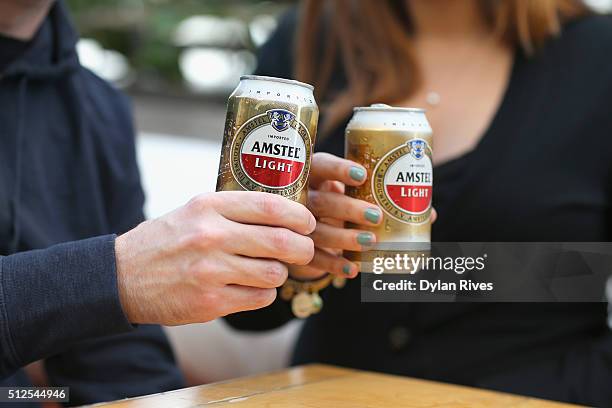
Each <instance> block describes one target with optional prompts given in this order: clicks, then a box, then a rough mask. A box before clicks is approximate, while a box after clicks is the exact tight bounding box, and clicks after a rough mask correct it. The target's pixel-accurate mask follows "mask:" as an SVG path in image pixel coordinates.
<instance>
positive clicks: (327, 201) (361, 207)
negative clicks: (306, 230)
mask: <svg viewBox="0 0 612 408" xmlns="http://www.w3.org/2000/svg"><path fill="white" fill-rule="evenodd" d="M307 206H308V208H309V209H310V210H311V211H312V213H313V214H314V215H315V216H316V217H317V218H319V219H320V218H335V219H338V220H343V221H349V222H352V223H355V224H359V225H378V224H380V223H381V222H382V218H383V217H382V212H381V211H380V208H378V207H377V206H375V205H373V204H370V203H368V202H367V201H363V200H358V199H356V198H352V197H348V196H345V195H342V194H338V193H330V192H325V191H315V190H313V191H310V192H309V193H308V203H307Z"/></svg>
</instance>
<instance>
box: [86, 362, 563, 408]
mask: <svg viewBox="0 0 612 408" xmlns="http://www.w3.org/2000/svg"><path fill="white" fill-rule="evenodd" d="M96 406H97V407H99V406H104V407H113V408H144V407H146V408H157V407H164V408H166V407H172V408H186V407H196V406H197V407H202V406H206V407H208V406H211V407H229V406H231V407H234V408H250V407H266V408H277V407H278V408H281V407H282V408H286V407H292V408H293V407H296V408H357V407H367V408H373V407H385V408H386V407H419V408H432V407H470V408H472V407H474V408H478V407H496V408H497V407H520V408H562V407H570V406H574V405H569V404H562V403H557V402H550V401H544V400H540V399H536V398H529V397H522V396H517V395H510V394H504V393H499V392H493V391H486V390H480V389H476V388H469V387H462V386H457V385H449V384H442V383H436V382H432V381H424V380H417V379H414V378H406V377H398V376H393V375H387V374H377V373H370V372H365V371H359V370H350V369H344V368H337V367H332V366H326V365H308V366H302V367H296V368H291V369H288V370H283V371H279V372H276V373H271V374H263V375H257V376H253V377H245V378H239V379H236V380H230V381H225V382H220V383H214V384H208V385H201V386H197V387H191V388H185V389H182V390H176V391H170V392H166V393H162V394H155V395H150V396H146V397H139V398H132V399H126V400H122V401H116V402H111V403H108V404H98V405H96Z"/></svg>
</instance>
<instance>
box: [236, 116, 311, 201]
mask: <svg viewBox="0 0 612 408" xmlns="http://www.w3.org/2000/svg"><path fill="white" fill-rule="evenodd" d="M311 150H312V146H311V139H310V134H309V133H308V129H307V128H306V126H305V125H304V124H303V123H302V122H300V121H299V120H297V118H296V116H295V114H294V113H292V112H290V111H288V110H285V109H272V110H269V111H267V112H266V113H265V114H261V115H258V116H255V117H253V118H251V119H250V120H249V121H247V122H246V123H245V124H244V125H242V127H241V128H240V129H239V130H238V132H237V134H236V137H235V138H234V141H233V144H232V172H233V173H234V177H235V178H236V180H237V181H238V182H239V183H240V184H241V185H242V186H243V187H244V188H245V189H246V190H252V191H267V192H274V193H279V194H282V195H285V196H292V195H295V194H296V193H298V192H299V191H300V190H301V189H302V188H303V187H304V186H305V184H306V181H307V178H308V171H309V168H310V154H311Z"/></svg>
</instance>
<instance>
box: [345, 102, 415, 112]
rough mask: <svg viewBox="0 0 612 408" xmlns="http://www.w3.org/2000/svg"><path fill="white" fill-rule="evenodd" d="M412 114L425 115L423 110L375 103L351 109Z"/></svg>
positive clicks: (354, 110) (355, 110)
mask: <svg viewBox="0 0 612 408" xmlns="http://www.w3.org/2000/svg"><path fill="white" fill-rule="evenodd" d="M361 111H368V112H413V113H425V112H426V110H425V109H423V108H404V107H401V106H390V105H386V104H384V103H375V104H372V105H370V106H356V107H355V108H353V112H361Z"/></svg>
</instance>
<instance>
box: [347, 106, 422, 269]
mask: <svg viewBox="0 0 612 408" xmlns="http://www.w3.org/2000/svg"><path fill="white" fill-rule="evenodd" d="M432 142H433V140H432V130H431V126H430V125H429V122H428V121H427V117H426V116H425V111H424V110H423V109H414V108H400V107H392V106H388V105H383V104H375V105H372V106H368V107H358V108H355V109H354V114H353V117H352V118H351V120H350V122H349V124H348V126H347V128H346V134H345V157H346V158H347V159H349V160H352V161H355V162H357V163H359V164H361V165H362V166H364V167H365V169H366V170H367V174H368V175H367V180H366V182H365V183H364V184H362V185H361V186H359V187H347V190H346V192H347V195H349V196H350V197H354V198H357V199H360V200H365V201H368V202H370V203H372V204H375V205H377V206H379V207H380V208H381V209H382V211H383V221H382V223H381V224H380V225H379V226H376V227H365V229H367V230H370V231H372V232H374V233H375V234H376V238H377V241H376V244H375V245H373V246H372V247H371V248H364V249H369V250H366V251H364V252H356V251H345V256H346V257H347V258H348V259H350V260H352V261H354V262H357V263H359V264H360V266H361V270H362V272H371V270H370V268H371V262H372V259H373V258H375V257H396V256H397V255H400V256H403V255H404V254H408V255H409V256H422V255H428V254H429V252H430V246H431V244H430V243H431V212H432V206H431V199H432V187H433V161H432V149H433V146H432ZM349 227H353V228H360V229H364V227H363V226H357V225H349ZM414 272H416V271H414Z"/></svg>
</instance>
